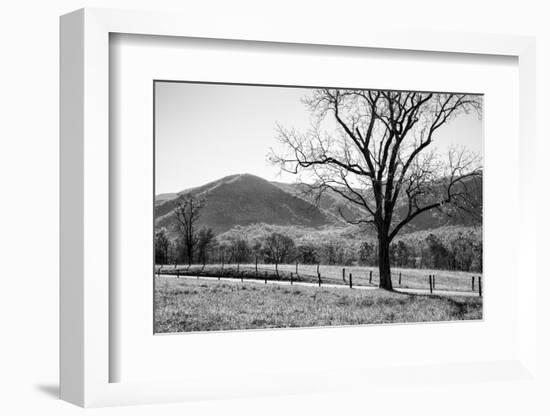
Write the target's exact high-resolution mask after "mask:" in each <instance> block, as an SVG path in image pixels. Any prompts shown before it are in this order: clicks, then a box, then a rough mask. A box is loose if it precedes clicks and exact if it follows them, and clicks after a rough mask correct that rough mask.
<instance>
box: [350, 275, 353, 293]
mask: <svg viewBox="0 0 550 416" xmlns="http://www.w3.org/2000/svg"><path fill="white" fill-rule="evenodd" d="M351 278H352V277H351V273H350V274H349V288H350V289H353V283H352V281H351Z"/></svg>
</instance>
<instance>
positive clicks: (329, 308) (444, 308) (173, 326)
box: [155, 276, 482, 333]
mask: <svg viewBox="0 0 550 416" xmlns="http://www.w3.org/2000/svg"><path fill="white" fill-rule="evenodd" d="M155 279H156V281H155V332H156V333H166V332H187V331H219V330H239V329H241V330H242V329H258V328H288V327H314V326H332V325H361V324H381V323H396V322H434V321H454V320H474V319H481V318H482V299H481V298H478V297H439V296H425V295H410V294H402V293H395V292H393V293H392V292H387V291H384V290H378V289H375V290H350V289H340V288H316V287H306V286H282V285H264V284H258V283H253V282H246V283H240V282H227V281H220V282H218V281H212V280H209V281H207V280H200V279H199V280H191V279H178V278H176V277H172V276H160V277H155Z"/></svg>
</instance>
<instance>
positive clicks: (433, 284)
mask: <svg viewBox="0 0 550 416" xmlns="http://www.w3.org/2000/svg"><path fill="white" fill-rule="evenodd" d="M432 287H433V288H434V290H435V274H434V275H433V276H432Z"/></svg>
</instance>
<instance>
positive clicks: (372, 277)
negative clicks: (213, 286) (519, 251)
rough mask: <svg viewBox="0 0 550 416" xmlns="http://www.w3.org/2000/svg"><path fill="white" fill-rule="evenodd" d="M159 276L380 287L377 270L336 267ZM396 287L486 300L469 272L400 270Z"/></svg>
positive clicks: (237, 267) (203, 269)
mask: <svg viewBox="0 0 550 416" xmlns="http://www.w3.org/2000/svg"><path fill="white" fill-rule="evenodd" d="M155 273H157V274H160V273H163V274H164V273H167V274H173V275H176V276H180V275H190V274H192V275H193V276H194V275H197V276H199V275H203V276H207V275H210V276H214V277H216V276H217V277H220V276H221V277H237V278H240V280H241V281H242V282H244V280H246V279H251V278H255V279H260V280H261V279H263V280H264V281H265V283H267V281H268V280H282V281H285V280H286V281H290V283H291V284H293V283H294V282H299V281H305V282H312V283H317V284H318V285H319V287H321V286H322V284H323V283H325V284H341V285H344V286H349V287H350V288H352V289H353V288H354V287H357V286H373V287H377V286H378V285H379V280H380V279H379V273H378V269H377V268H375V267H368V266H346V267H343V266H336V265H320V264H314V265H310V264H307V265H306V264H298V263H295V264H278V265H275V264H255V263H253V264H223V265H222V264H206V265H203V264H201V265H190V266H189V265H157V266H155ZM392 281H393V286H394V288H396V289H399V288H401V289H423V290H429V291H430V293H433V292H434V290H437V291H456V292H470V293H471V292H478V294H479V296H483V290H482V276H481V275H477V274H476V275H472V274H470V273H467V272H457V271H445V270H422V269H399V268H393V270H392Z"/></svg>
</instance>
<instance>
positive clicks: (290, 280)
mask: <svg viewBox="0 0 550 416" xmlns="http://www.w3.org/2000/svg"><path fill="white" fill-rule="evenodd" d="M290 284H291V285H292V272H290Z"/></svg>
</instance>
